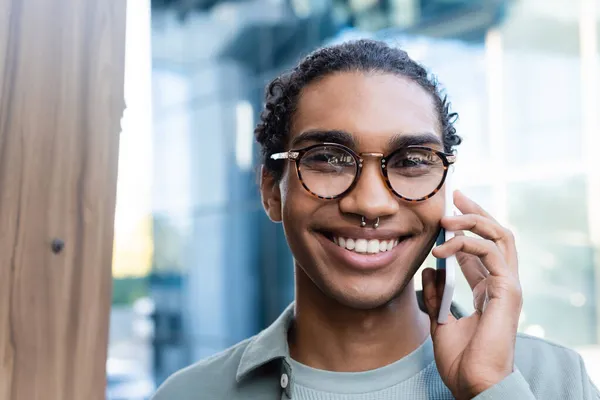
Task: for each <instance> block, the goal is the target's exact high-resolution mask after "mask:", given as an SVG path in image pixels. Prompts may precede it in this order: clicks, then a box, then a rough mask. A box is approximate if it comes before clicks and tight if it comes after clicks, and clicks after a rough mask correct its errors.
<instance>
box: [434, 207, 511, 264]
mask: <svg viewBox="0 0 600 400" xmlns="http://www.w3.org/2000/svg"><path fill="white" fill-rule="evenodd" d="M441 225H442V227H443V228H445V229H447V230H449V231H460V230H466V231H470V232H473V233H475V234H476V235H479V236H480V237H482V238H484V239H488V240H491V241H493V242H495V243H496V244H497V245H498V247H499V248H500V251H501V252H502V254H503V255H504V257H505V259H506V261H507V263H508V264H509V266H510V267H511V269H516V268H517V265H518V258H517V249H516V246H515V240H514V236H513V234H512V232H511V231H509V230H508V229H506V228H504V227H503V226H502V225H500V224H499V223H497V222H496V221H494V220H491V219H489V218H487V217H484V216H481V215H479V214H466V215H461V216H456V217H444V218H442V220H441Z"/></svg>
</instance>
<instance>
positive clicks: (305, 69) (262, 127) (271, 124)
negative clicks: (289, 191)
mask: <svg viewBox="0 0 600 400" xmlns="http://www.w3.org/2000/svg"><path fill="white" fill-rule="evenodd" d="M349 71H362V72H368V73H370V72H382V73H392V74H398V75H402V76H405V77H407V78H409V79H412V80H413V81H414V82H416V83H418V84H419V85H420V86H421V87H422V88H423V89H425V90H426V91H427V92H429V93H431V95H432V97H433V100H434V104H435V107H436V110H437V112H438V114H439V119H440V128H441V131H442V132H443V142H444V151H447V152H450V151H452V150H453V147H454V146H458V145H459V144H460V143H461V138H460V136H458V135H457V134H456V129H455V127H454V123H455V121H456V119H457V117H458V114H457V113H454V112H450V103H449V101H448V99H447V96H446V95H443V94H442V92H441V89H440V86H439V84H438V82H437V80H436V79H435V78H434V77H432V76H429V75H428V73H427V71H426V70H425V68H424V67H423V66H421V65H420V64H419V63H417V62H416V61H414V60H412V59H411V58H410V57H409V56H408V54H407V53H406V52H405V51H403V50H400V49H398V48H395V47H391V46H389V45H387V44H386V43H384V42H381V41H376V40H367V39H362V40H356V41H350V42H345V43H342V44H338V45H334V46H329V47H324V48H321V49H318V50H316V51H314V52H313V53H311V54H309V55H308V56H306V57H305V58H304V59H303V60H302V61H301V62H300V63H299V64H298V65H297V66H296V67H295V68H293V69H292V70H291V71H288V72H286V73H284V74H282V75H280V76H278V77H277V78H275V79H274V80H273V81H271V83H269V85H268V86H267V89H266V94H265V97H266V104H265V107H264V109H263V111H262V113H261V115H260V121H259V122H258V124H257V126H256V129H255V130H254V135H255V137H256V141H257V142H258V143H259V144H260V146H261V157H262V164H263V165H264V166H265V167H266V169H267V171H268V172H270V173H271V174H273V175H274V177H275V178H276V179H280V178H281V175H282V173H283V165H284V164H283V163H281V162H279V163H278V162H276V161H274V160H271V159H270V156H271V155H272V154H274V153H278V152H282V151H285V150H286V149H285V148H284V147H285V145H286V142H287V138H288V134H289V129H290V126H291V121H292V118H293V116H294V112H295V111H296V106H297V104H298V97H299V95H300V92H301V91H302V89H303V88H304V87H305V86H306V85H308V84H310V83H312V82H315V81H317V80H319V79H321V78H323V77H325V76H327V75H329V74H332V73H336V72H349Z"/></svg>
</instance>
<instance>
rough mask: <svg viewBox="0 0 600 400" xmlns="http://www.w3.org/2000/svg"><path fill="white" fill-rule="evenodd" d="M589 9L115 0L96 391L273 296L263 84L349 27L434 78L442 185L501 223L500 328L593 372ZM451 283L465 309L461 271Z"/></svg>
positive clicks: (595, 201)
mask: <svg viewBox="0 0 600 400" xmlns="http://www.w3.org/2000/svg"><path fill="white" fill-rule="evenodd" d="M599 23H600V0H128V21H127V24H128V31H127V66H126V84H125V95H126V102H127V110H126V113H125V115H124V117H123V121H122V127H123V132H122V134H121V149H120V161H119V162H120V166H119V181H118V200H117V211H116V222H115V245H114V250H115V251H114V272H113V274H114V289H113V307H112V313H111V320H112V321H111V331H110V348H109V360H108V364H107V371H108V388H107V398H108V399H111V400H117V399H119V400H125V399H126V400H138V399H147V398H148V397H149V396H150V394H151V393H152V392H153V390H154V388H155V387H156V386H157V385H159V384H161V383H162V382H163V381H164V379H165V378H166V377H167V376H169V375H170V374H171V373H173V372H174V371H176V370H178V369H180V368H182V367H184V366H187V365H189V364H191V363H194V362H195V361H198V360H200V359H202V358H204V357H207V356H210V355H212V354H214V353H216V352H219V351H221V350H223V349H225V348H227V347H229V346H231V345H233V344H235V343H236V342H238V341H240V340H242V339H244V338H246V337H249V336H251V335H254V334H256V333H257V332H258V331H260V330H261V329H263V328H264V327H266V326H267V325H269V324H270V323H271V322H272V321H273V320H274V319H275V318H276V317H277V316H278V315H279V313H280V312H281V311H282V310H283V309H284V308H285V306H287V305H288V304H289V303H290V302H291V301H292V299H293V273H292V259H291V255H290V252H289V250H288V248H287V246H286V242H285V238H284V236H283V232H282V230H281V227H280V226H278V225H274V224H272V223H271V222H269V220H268V219H267V218H266V216H265V215H264V213H263V210H262V207H261V204H260V200H259V194H258V191H257V185H256V181H257V180H256V162H257V148H256V146H255V144H254V140H253V129H254V126H255V123H256V120H257V116H258V113H259V112H260V110H261V105H262V101H263V92H264V86H265V84H266V83H267V82H268V81H269V80H270V79H272V78H273V77H274V76H276V75H277V74H278V73H280V72H281V71H283V70H285V69H287V68H290V67H292V66H293V65H294V64H295V63H296V62H297V61H298V60H299V59H300V58H301V57H302V56H303V55H305V54H306V53H307V52H309V51H311V50H312V49H315V48H316V47H319V46H322V45H325V44H329V43H334V42H339V41H344V40H349V39H354V38H360V37H370V38H378V39H383V40H387V41H389V42H390V43H393V44H395V45H398V46H401V47H402V48H404V49H405V50H407V51H408V53H409V55H411V56H412V57H413V58H415V59H417V60H418V61H421V62H422V63H424V64H425V65H426V66H427V67H428V68H430V70H431V71H432V72H433V73H435V74H436V75H437V76H438V78H439V80H440V81H441V82H442V83H443V85H444V87H445V88H446V89H447V92H448V94H449V96H450V100H451V101H452V103H453V108H454V110H455V111H457V112H459V114H460V120H459V121H458V124H457V128H458V131H459V134H460V135H462V137H463V138H464V143H463V144H462V145H461V146H460V147H459V153H458V155H459V163H458V165H457V170H456V176H457V178H456V180H457V181H458V182H457V184H458V186H459V187H460V188H462V189H463V190H464V191H465V192H466V193H467V194H470V195H471V196H472V197H474V198H475V199H476V200H477V201H479V202H480V203H481V204H482V205H483V206H484V207H486V208H487V209H488V210H489V211H490V212H491V213H492V214H493V215H494V216H496V217H497V218H498V219H499V220H500V221H501V222H503V223H505V224H507V225H508V226H510V227H511V228H512V229H513V230H514V232H515V235H516V236H517V240H518V242H517V243H518V248H519V251H520V266H521V267H520V270H521V280H522V285H523V290H524V295H525V301H524V308H523V313H522V318H521V323H520V328H519V329H520V330H521V331H522V332H526V333H528V334H531V335H535V336H539V337H543V338H546V339H549V340H551V341H554V342H557V343H560V344H564V345H567V346H569V347H573V348H575V349H576V350H578V351H579V352H580V353H581V354H582V356H583V357H584V359H585V361H586V364H587V368H588V371H589V373H590V375H591V376H592V379H593V380H595V382H596V384H597V385H600V228H599V227H600V176H599V172H598V171H600V165H599V164H598V163H599V162H600V161H599V157H598V155H597V151H598V149H600V125H599V119H598V115H597V112H598V110H600V102H599V93H600V83H599V82H600V81H599V76H600V55H599V49H598V42H599V38H600V29H599ZM417 284H420V283H419V282H418V283H417ZM456 301H457V302H458V303H459V305H461V306H463V308H465V309H467V310H469V309H470V308H471V297H470V291H469V289H468V286H467V284H466V282H465V281H464V279H463V280H462V281H461V282H460V284H459V287H458V293H457V295H456Z"/></svg>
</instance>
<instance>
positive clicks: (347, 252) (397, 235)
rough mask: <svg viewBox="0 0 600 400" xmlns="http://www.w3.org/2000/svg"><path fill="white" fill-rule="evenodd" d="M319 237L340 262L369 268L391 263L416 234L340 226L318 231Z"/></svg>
mask: <svg viewBox="0 0 600 400" xmlns="http://www.w3.org/2000/svg"><path fill="white" fill-rule="evenodd" d="M316 236H317V238H318V240H319V242H321V245H322V246H323V249H324V250H325V251H326V252H327V254H328V256H329V257H331V258H332V261H333V260H335V261H334V262H335V263H336V264H337V265H339V266H342V265H343V266H345V267H347V268H350V269H356V270H362V271H366V270H377V269H380V268H384V267H386V266H388V265H390V264H392V263H393V262H394V261H395V260H396V259H397V258H398V257H400V256H401V254H402V252H403V251H404V250H405V249H407V246H409V243H411V239H412V238H413V236H414V235H413V234H408V233H406V232H398V231H389V230H379V229H377V230H375V229H338V230H335V231H319V232H318V234H317V235H316Z"/></svg>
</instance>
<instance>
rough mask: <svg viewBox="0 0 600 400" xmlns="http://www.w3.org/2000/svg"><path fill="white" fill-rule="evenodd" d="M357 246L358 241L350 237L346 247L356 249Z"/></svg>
mask: <svg viewBox="0 0 600 400" xmlns="http://www.w3.org/2000/svg"><path fill="white" fill-rule="evenodd" d="M355 246H356V243H355V242H354V239H348V240H346V248H347V249H348V250H354V247H355Z"/></svg>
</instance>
